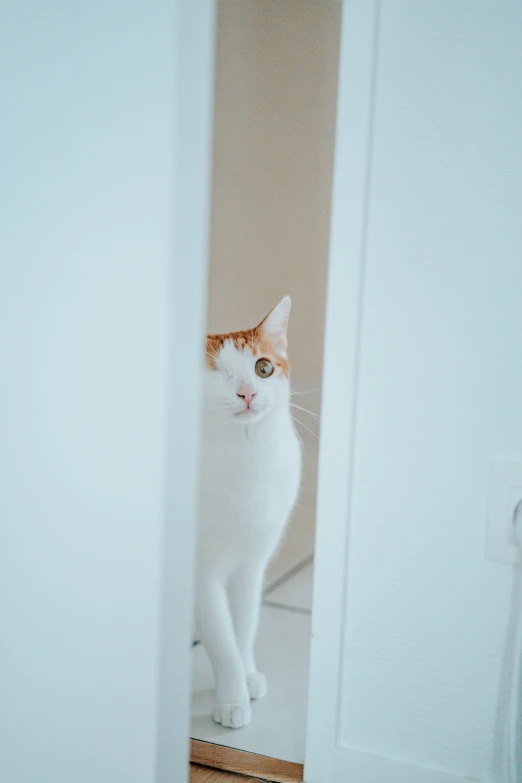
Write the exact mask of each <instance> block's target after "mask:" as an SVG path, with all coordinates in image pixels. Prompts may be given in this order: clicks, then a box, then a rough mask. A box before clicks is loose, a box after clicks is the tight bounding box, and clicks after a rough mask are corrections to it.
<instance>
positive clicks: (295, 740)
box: [191, 432, 317, 764]
mask: <svg viewBox="0 0 522 783" xmlns="http://www.w3.org/2000/svg"><path fill="white" fill-rule="evenodd" d="M300 434H301V437H302V438H303V441H304V446H305V465H304V475H303V487H302V492H301V497H300V502H299V505H298V507H297V508H296V510H295V512H294V516H293V519H292V521H291V523H290V525H289V528H288V531H287V535H286V537H285V541H284V542H283V543H282V545H281V547H280V549H279V552H278V554H277V556H276V558H275V559H274V561H273V563H272V565H271V566H270V568H269V570H268V573H267V578H266V587H265V593H264V600H263V607H262V610H261V621H260V628H259V633H258V638H257V649H256V652H257V661H258V666H259V668H260V670H261V671H263V672H264V673H265V674H266V675H267V678H268V693H267V695H266V696H265V698H264V699H262V700H260V701H255V702H252V722H251V723H250V724H249V725H248V726H246V727H245V728H244V729H238V730H234V729H224V728H223V727H222V726H219V725H218V724H216V723H214V721H213V720H212V717H211V711H212V709H211V708H212V701H213V695H214V694H213V688H214V679H213V675H212V670H211V667H210V663H209V660H208V657H207V655H206V652H205V650H204V648H203V646H202V645H198V646H197V647H195V648H194V649H193V653H192V654H193V703H192V726H191V737H193V738H194V739H200V740H205V741H207V742H215V743H217V744H221V745H227V746H229V747H232V748H238V749H239V750H246V751H250V752H252V753H259V754H261V755H266V756H272V757H274V758H279V759H284V760H285V761H294V762H297V763H300V764H302V763H303V762H304V748H305V731H306V702H307V686H308V660H309V645H310V623H311V606H312V604H311V601H312V578H313V548H314V534H315V474H316V470H317V468H316V465H317V439H316V438H312V436H311V435H310V434H308V433H306V432H301V433H300ZM305 436H306V437H305Z"/></svg>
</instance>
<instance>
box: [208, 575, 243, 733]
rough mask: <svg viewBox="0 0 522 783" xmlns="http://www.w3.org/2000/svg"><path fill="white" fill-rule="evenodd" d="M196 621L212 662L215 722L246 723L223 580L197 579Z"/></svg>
mask: <svg viewBox="0 0 522 783" xmlns="http://www.w3.org/2000/svg"><path fill="white" fill-rule="evenodd" d="M196 624H197V628H198V631H199V635H200V638H201V641H202V642H203V644H204V645H205V649H206V651H207V653H208V657H209V658H210V662H211V663H212V668H213V670H214V677H215V680H216V704H215V706H214V711H213V718H214V720H215V721H216V723H221V724H222V725H223V726H226V727H228V728H232V729H239V728H241V727H242V726H246V725H247V724H248V723H250V719H251V717H252V712H251V708H250V698H249V692H248V689H247V683H246V673H245V668H244V665H243V660H242V658H241V655H240V653H239V650H238V647H237V643H236V638H235V634H234V627H233V623H232V617H231V615H230V610H229V606H228V601H227V596H226V591H225V587H224V585H223V583H222V582H221V581H220V580H219V579H217V578H209V577H204V578H203V579H199V580H198V588H197V595H196Z"/></svg>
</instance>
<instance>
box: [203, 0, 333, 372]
mask: <svg viewBox="0 0 522 783" xmlns="http://www.w3.org/2000/svg"><path fill="white" fill-rule="evenodd" d="M339 25H340V0H322V1H321V0H221V1H220V2H219V11H218V34H217V56H216V99H215V137H214V185H213V199H212V234H211V259H210V282H209V331H229V330H231V329H241V328H246V327H248V326H251V325H254V324H255V323H256V322H257V321H259V320H261V318H262V317H263V316H264V315H265V314H266V313H267V312H268V310H270V309H271V308H272V307H273V306H274V305H275V304H276V303H277V301H278V300H279V299H280V298H281V297H282V296H284V295H285V294H287V293H288V294H290V295H291V296H292V300H293V313H292V320H291V325H290V352H291V360H292V365H293V369H294V372H295V373H296V374H300V375H307V376H308V375H309V376H316V377H318V376H319V375H320V373H321V364H322V339H323V319H324V304H325V287H326V267H327V250H328V235H329V217H330V191H331V177H332V158H333V141H334V123H335V106H336V89H337V85H336V81H337V60H338V38H339Z"/></svg>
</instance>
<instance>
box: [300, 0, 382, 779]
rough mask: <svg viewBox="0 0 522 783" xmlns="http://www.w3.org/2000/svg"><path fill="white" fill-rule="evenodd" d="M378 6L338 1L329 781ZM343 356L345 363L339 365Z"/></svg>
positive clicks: (315, 635) (318, 648)
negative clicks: (340, 2) (339, 46)
mask: <svg viewBox="0 0 522 783" xmlns="http://www.w3.org/2000/svg"><path fill="white" fill-rule="evenodd" d="M380 5H381V4H380V0H365V2H361V0H343V3H342V16H341V48H340V58H339V77H338V99H337V121H336V134H335V139H336V141H335V155H334V174H333V192H332V207H331V230H330V252H329V263H328V285H327V298H326V319H325V341H324V363H323V379H322V401H321V438H320V443H319V473H318V482H317V487H318V488H317V513H316V542H315V553H314V589H313V603H312V638H311V650H310V673H309V683H308V687H309V696H308V716H307V736H306V746H305V765H304V779H305V781H307V783H327V781H330V780H335V779H338V778H336V777H335V758H336V756H337V755H338V754H339V753H346V751H345V750H341V749H340V747H339V746H340V741H339V693H340V684H341V679H342V660H341V657H342V650H343V647H344V618H345V616H346V569H347V562H348V542H349V535H350V498H351V485H352V474H353V456H354V443H355V428H356V415H357V388H358V374H359V353H360V332H361V322H362V317H363V312H362V299H363V289H364V266H365V255H366V233H367V231H366V229H367V218H368V205H369V186H370V173H371V147H372V135H373V105H374V93H375V74H376V56H377V48H378V25H379V11H380ZM339 357H342V361H339Z"/></svg>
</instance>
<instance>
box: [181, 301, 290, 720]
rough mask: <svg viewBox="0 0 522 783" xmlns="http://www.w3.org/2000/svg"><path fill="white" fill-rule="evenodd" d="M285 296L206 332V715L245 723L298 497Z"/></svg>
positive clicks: (199, 586) (201, 598)
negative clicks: (268, 602) (259, 642)
mask: <svg viewBox="0 0 522 783" xmlns="http://www.w3.org/2000/svg"><path fill="white" fill-rule="evenodd" d="M290 306H291V302H290V297H288V296H287V297H285V298H284V299H283V300H282V301H281V302H280V303H279V304H278V305H277V306H276V307H275V308H274V309H273V310H272V311H271V312H270V313H269V314H268V315H267V317H266V318H265V319H264V320H263V321H262V322H261V323H260V324H259V326H256V327H254V328H253V329H249V330H248V331H244V332H232V333H230V334H211V335H208V337H207V344H206V364H205V375H204V413H203V444H202V471H201V506H200V524H199V544H198V562H197V583H196V600H195V627H196V632H197V638H198V639H199V640H201V642H202V643H203V645H204V647H205V649H206V651H207V653H208V656H209V658H210V661H211V664H212V668H213V670H214V676H215V681H216V701H215V706H214V709H213V718H214V720H215V721H216V722H217V723H221V724H222V725H223V726H226V727H229V728H240V727H242V726H246V725H247V724H248V723H249V722H250V720H251V707H250V699H260V698H262V697H263V696H264V695H265V693H266V688H267V683H266V678H265V676H264V675H263V674H262V673H261V672H259V671H258V670H257V667H256V663H255V657H254V641H255V636H256V632H257V626H258V620H259V612H260V606H261V594H262V589H263V580H264V576H265V571H266V568H267V565H268V563H269V562H270V559H271V558H272V556H273V555H274V553H275V551H276V548H277V545H278V543H279V542H280V540H281V538H282V535H283V532H284V529H285V526H286V524H287V521H288V519H289V516H290V514H291V512H292V509H293V507H294V505H295V502H296V500H297V496H298V493H299V486H300V481H301V445H300V440H299V438H298V436H297V433H296V431H295V429H294V423H293V419H292V416H291V415H290V366H289V363H288V357H287V326H288V319H289V316H290Z"/></svg>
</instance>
